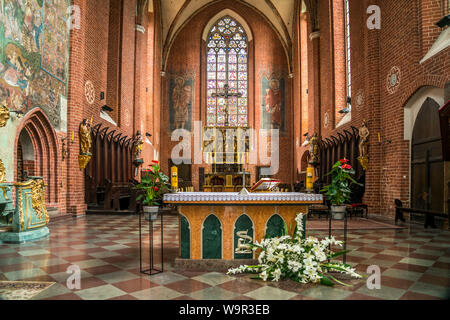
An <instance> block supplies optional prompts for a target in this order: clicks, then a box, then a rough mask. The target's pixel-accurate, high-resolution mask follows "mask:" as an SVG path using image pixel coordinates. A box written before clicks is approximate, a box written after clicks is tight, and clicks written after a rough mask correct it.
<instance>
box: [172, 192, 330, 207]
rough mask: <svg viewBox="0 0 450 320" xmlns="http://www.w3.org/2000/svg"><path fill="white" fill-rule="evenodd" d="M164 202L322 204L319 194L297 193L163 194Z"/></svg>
mask: <svg viewBox="0 0 450 320" xmlns="http://www.w3.org/2000/svg"><path fill="white" fill-rule="evenodd" d="M164 202H166V203H173V204H177V203H183V204H190V203H191V204H217V203H221V204H222V203H223V204H236V203H239V204H243V203H258V204H264V203H270V204H274V203H280V204H289V203H292V204H303V203H322V202H323V196H322V195H321V194H309V193H298V192H267V193H266V192H258V193H250V194H248V195H242V194H240V193H238V192H180V193H167V194H165V195H164Z"/></svg>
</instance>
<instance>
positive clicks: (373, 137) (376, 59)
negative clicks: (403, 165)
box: [357, 0, 386, 214]
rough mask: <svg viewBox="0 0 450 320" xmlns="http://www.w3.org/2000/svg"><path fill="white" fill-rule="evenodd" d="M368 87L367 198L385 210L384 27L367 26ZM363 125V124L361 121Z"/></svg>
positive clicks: (377, 208) (371, 206)
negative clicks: (381, 139) (382, 139)
mask: <svg viewBox="0 0 450 320" xmlns="http://www.w3.org/2000/svg"><path fill="white" fill-rule="evenodd" d="M377 2H378V1H373V0H372V1H365V3H364V5H365V6H364V7H365V8H367V7H368V6H369V5H373V4H378V3H377ZM363 33H364V48H365V52H364V57H365V62H366V64H365V75H366V76H365V87H366V90H367V95H366V96H367V97H366V107H365V109H364V111H363V117H364V118H365V119H367V120H369V124H368V127H369V131H370V136H369V158H370V164H371V165H370V166H369V169H368V170H367V171H366V192H365V195H364V201H365V202H366V203H367V204H368V205H369V211H370V213H371V214H383V213H382V212H381V210H380V208H381V189H380V188H381V182H382V179H383V176H385V174H386V172H385V170H384V169H383V166H382V164H383V163H384V160H383V147H382V144H380V143H379V142H378V132H380V133H381V130H382V129H381V98H380V90H381V88H383V87H384V82H382V81H381V79H380V59H381V58H380V57H381V55H380V31H379V30H377V29H374V30H369V29H368V28H367V27H364V32H363ZM357 126H358V127H359V126H360V125H358V124H357Z"/></svg>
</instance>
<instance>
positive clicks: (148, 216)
mask: <svg viewBox="0 0 450 320" xmlns="http://www.w3.org/2000/svg"><path fill="white" fill-rule="evenodd" d="M143 210H144V216H145V220H147V221H148V220H152V221H154V220H156V219H157V218H158V212H159V207H157V206H152V207H150V206H144V207H143Z"/></svg>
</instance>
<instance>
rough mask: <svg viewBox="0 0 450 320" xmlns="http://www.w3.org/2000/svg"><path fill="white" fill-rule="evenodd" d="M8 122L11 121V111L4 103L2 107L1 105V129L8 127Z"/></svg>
mask: <svg viewBox="0 0 450 320" xmlns="http://www.w3.org/2000/svg"><path fill="white" fill-rule="evenodd" d="M8 120H9V110H8V108H7V107H6V102H5V101H3V102H2V105H0V128H1V127H4V126H6V123H7V122H8Z"/></svg>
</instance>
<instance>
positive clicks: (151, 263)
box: [139, 211, 164, 276]
mask: <svg viewBox="0 0 450 320" xmlns="http://www.w3.org/2000/svg"><path fill="white" fill-rule="evenodd" d="M142 215H143V211H140V213H139V271H140V272H141V273H143V274H146V275H149V276H152V275H155V274H158V273H161V272H164V251H163V250H164V246H163V239H164V236H163V233H164V223H163V214H162V212H160V213H159V215H160V218H161V270H159V269H156V268H155V259H154V250H153V220H151V219H149V220H148V233H149V260H150V261H149V266H150V268H149V269H145V270H143V267H142ZM144 215H145V214H144Z"/></svg>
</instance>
